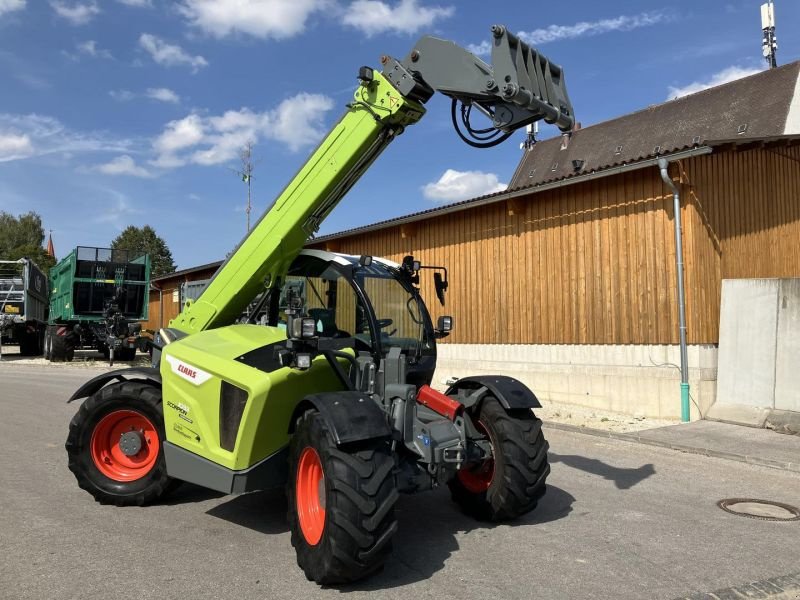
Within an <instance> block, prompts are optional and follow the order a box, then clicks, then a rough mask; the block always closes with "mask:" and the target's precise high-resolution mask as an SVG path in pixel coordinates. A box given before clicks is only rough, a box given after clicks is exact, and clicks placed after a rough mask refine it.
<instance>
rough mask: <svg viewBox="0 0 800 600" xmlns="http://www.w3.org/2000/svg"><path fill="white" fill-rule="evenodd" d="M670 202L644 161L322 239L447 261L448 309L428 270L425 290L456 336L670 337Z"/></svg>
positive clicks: (552, 339) (394, 255)
mask: <svg viewBox="0 0 800 600" xmlns="http://www.w3.org/2000/svg"><path fill="white" fill-rule="evenodd" d="M671 207H672V203H671V196H670V195H668V194H667V192H666V190H665V189H664V188H663V183H662V182H661V180H660V178H659V177H658V173H657V171H656V170H655V169H652V170H648V171H635V172H631V173H627V174H624V175H619V176H615V177H610V178H607V179H600V180H595V181H592V182H586V183H583V184H579V185H573V186H568V187H564V188H560V189H556V190H551V191H548V192H543V193H539V194H535V195H531V196H529V197H526V198H522V199H519V200H515V201H513V202H501V203H496V204H491V205H487V206H483V207H477V208H474V209H470V210H465V211H461V212H458V213H454V214H450V215H446V216H443V217H439V218H434V219H429V220H426V221H421V222H418V223H414V224H412V225H407V226H402V227H401V226H398V227H393V228H389V229H384V230H379V231H375V232H371V233H367V234H362V235H356V236H351V237H348V238H344V239H338V240H334V242H333V243H332V244H329V245H330V246H332V249H338V250H339V251H341V252H348V253H354V254H359V253H372V254H374V255H377V256H386V257H388V258H391V259H393V260H398V261H399V260H401V259H402V257H403V256H404V255H405V254H414V255H415V256H416V257H418V258H419V259H421V260H422V261H423V262H424V263H425V264H437V265H445V266H447V267H448V268H449V270H450V281H451V287H450V290H449V291H448V294H447V306H446V307H444V308H442V307H440V306H439V305H438V302H436V299H435V295H434V292H433V285H432V278H431V277H430V275H429V274H428V273H425V272H423V285H422V290H423V294H424V295H425V297H426V298H427V299H428V305H429V307H431V309H432V313H433V316H434V319H435V318H436V317H437V316H438V315H440V314H452V315H453V317H454V319H455V330H454V333H453V334H452V335H451V336H450V337H449V338H448V341H451V342H454V343H487V344H497V343H526V344H568V343H571V344H574V343H578V344H588V343H609V344H610V343H617V344H619V343H622V344H633V343H658V341H661V342H670V343H671V342H674V341H677V326H675V322H676V319H675V318H673V317H672V314H673V313H675V312H676V310H677V309H676V308H675V307H676V305H675V301H674V293H673V290H674V286H675V274H674V244H673V242H672V239H673V238H672V220H671ZM321 245H322V246H323V247H324V246H325V244H324V243H322V244H321ZM655 340H657V341H655Z"/></svg>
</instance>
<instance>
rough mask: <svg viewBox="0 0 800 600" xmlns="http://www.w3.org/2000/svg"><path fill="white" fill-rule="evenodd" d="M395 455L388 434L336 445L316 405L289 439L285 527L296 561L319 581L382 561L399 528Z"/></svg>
mask: <svg viewBox="0 0 800 600" xmlns="http://www.w3.org/2000/svg"><path fill="white" fill-rule="evenodd" d="M393 471H394V460H393V459H392V455H391V451H390V448H389V442H388V441H387V440H368V441H365V442H359V443H356V444H349V445H347V446H345V447H341V448H337V446H336V444H334V443H333V442H332V441H331V437H330V433H329V431H328V428H327V426H326V424H325V421H324V419H323V418H322V416H320V414H319V413H317V412H314V411H308V412H306V413H305V414H304V415H303V416H302V417H301V418H300V420H299V422H298V424H297V428H296V431H295V434H294V436H293V437H292V441H291V443H290V446H289V473H290V477H289V482H288V483H287V486H286V493H287V496H288V499H289V514H288V518H289V527H290V528H291V532H292V546H294V548H295V551H296V552H297V564H298V565H299V566H300V568H301V569H303V572H304V573H305V575H306V577H307V578H308V579H309V580H311V581H316V582H317V583H320V584H335V583H347V582H351V581H356V580H358V579H361V578H363V577H366V576H367V575H369V574H370V573H372V572H374V571H376V570H378V569H379V568H380V567H382V566H383V563H384V561H385V560H386V557H387V556H388V555H389V553H390V552H391V540H392V536H394V534H395V532H396V531H397V521H396V519H395V516H394V505H395V502H397V497H398V493H397V488H396V486H395V481H394V472H393Z"/></svg>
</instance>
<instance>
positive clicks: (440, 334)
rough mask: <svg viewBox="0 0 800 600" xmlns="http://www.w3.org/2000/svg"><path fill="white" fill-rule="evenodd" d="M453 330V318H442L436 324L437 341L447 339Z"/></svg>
mask: <svg viewBox="0 0 800 600" xmlns="http://www.w3.org/2000/svg"><path fill="white" fill-rule="evenodd" d="M452 330H453V317H451V316H441V317H439V321H438V322H437V324H436V331H435V333H436V339H441V338H446V337H447V336H448V335H450V332H451V331H452Z"/></svg>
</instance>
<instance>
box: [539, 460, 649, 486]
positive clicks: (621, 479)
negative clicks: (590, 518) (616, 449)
mask: <svg viewBox="0 0 800 600" xmlns="http://www.w3.org/2000/svg"><path fill="white" fill-rule="evenodd" d="M548 457H549V458H550V463H551V464H552V463H558V462H560V463H564V464H565V465H567V466H569V467H572V468H573V469H580V470H581V471H586V472H587V473H592V474H593V475H599V476H600V477H602V478H603V479H607V480H609V481H613V482H614V485H616V486H617V488H618V489H620V490H628V489H630V488H632V487H633V486H635V485H636V484H637V483H639V482H641V481H644V480H645V479H647V478H648V477H650V476H651V475H654V474H655V472H656V468H655V467H654V466H653V465H652V464H651V463H648V464H646V465H642V466H641V467H636V468H625V467H615V466H613V465H609V464H608V463H604V462H603V461H602V460H597V459H596V458H586V457H585V456H579V455H576V454H556V453H555V452H550V453H549V454H548Z"/></svg>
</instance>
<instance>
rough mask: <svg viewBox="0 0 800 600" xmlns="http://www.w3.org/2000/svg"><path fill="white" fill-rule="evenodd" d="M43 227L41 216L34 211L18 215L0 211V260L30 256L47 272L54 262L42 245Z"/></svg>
mask: <svg viewBox="0 0 800 600" xmlns="http://www.w3.org/2000/svg"><path fill="white" fill-rule="evenodd" d="M43 243H44V227H42V217H40V216H39V215H38V214H36V213H35V212H29V213H25V214H23V215H20V216H18V217H15V216H14V215H12V214H9V213H7V212H2V211H0V260H17V259H18V258H23V257H24V258H30V259H31V260H33V262H35V263H36V264H37V265H38V266H39V268H40V269H42V271H44V272H45V274H47V272H48V271H49V270H50V267H52V266H53V265H55V264H56V261H55V259H54V258H53V257H52V256H50V255H49V254H47V251H46V250H45V249H44V248H43V247H42V244H43Z"/></svg>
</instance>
